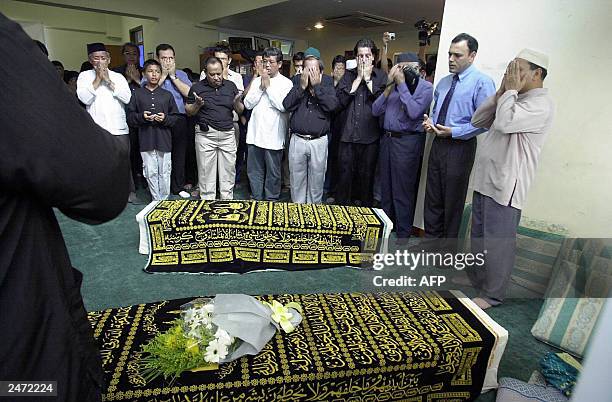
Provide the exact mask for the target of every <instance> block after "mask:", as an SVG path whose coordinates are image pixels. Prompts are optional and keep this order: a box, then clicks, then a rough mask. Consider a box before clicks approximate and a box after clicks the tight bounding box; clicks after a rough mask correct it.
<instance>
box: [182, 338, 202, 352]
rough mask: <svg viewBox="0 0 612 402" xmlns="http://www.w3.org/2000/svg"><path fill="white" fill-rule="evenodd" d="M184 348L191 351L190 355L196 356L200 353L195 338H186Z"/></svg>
mask: <svg viewBox="0 0 612 402" xmlns="http://www.w3.org/2000/svg"><path fill="white" fill-rule="evenodd" d="M185 350H186V351H187V352H189V353H191V354H192V355H194V356H197V355H198V354H199V353H200V347H199V342H198V341H197V340H195V339H191V338H190V339H188V340H187V346H186V347H185Z"/></svg>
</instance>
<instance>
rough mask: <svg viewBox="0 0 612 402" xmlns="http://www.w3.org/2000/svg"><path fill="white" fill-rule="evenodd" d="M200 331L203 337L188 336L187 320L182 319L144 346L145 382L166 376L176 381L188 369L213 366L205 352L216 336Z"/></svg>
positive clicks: (165, 377) (143, 369)
mask: <svg viewBox="0 0 612 402" xmlns="http://www.w3.org/2000/svg"><path fill="white" fill-rule="evenodd" d="M200 334H201V336H202V339H201V340H199V339H195V338H192V337H188V336H185V333H184V332H183V321H182V320H180V319H179V320H176V321H175V322H174V324H173V326H172V327H171V328H170V329H169V330H168V331H166V332H163V333H159V334H157V335H156V336H155V338H153V339H152V340H151V341H149V342H148V343H147V344H145V345H143V346H142V351H143V352H144V353H145V356H144V357H143V358H141V360H140V371H141V375H142V376H143V378H144V379H145V381H147V382H150V381H152V380H154V379H156V378H157V377H159V376H161V375H163V376H164V379H165V380H168V379H170V382H171V383H172V382H174V380H176V378H177V377H178V376H180V375H181V373H182V372H184V371H187V370H192V369H194V368H198V367H203V366H208V365H210V363H208V362H207V361H206V360H204V353H205V352H206V346H207V345H208V343H209V342H210V341H211V340H213V339H214V335H213V334H212V333H211V332H210V331H208V330H205V329H204V330H201V329H200Z"/></svg>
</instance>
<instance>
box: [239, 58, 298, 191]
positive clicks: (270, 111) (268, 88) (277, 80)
mask: <svg viewBox="0 0 612 402" xmlns="http://www.w3.org/2000/svg"><path fill="white" fill-rule="evenodd" d="M282 63H283V53H282V52H281V51H280V49H277V48H275V47H269V48H266V49H265V50H264V55H263V68H262V71H261V76H260V77H256V78H254V79H253V81H252V82H251V85H250V89H249V91H248V93H247V95H246V96H245V98H244V106H245V107H246V108H247V109H249V110H252V114H251V119H250V121H249V127H248V130H247V140H246V142H247V144H248V159H247V174H248V176H249V182H250V184H251V194H252V196H253V198H254V199H256V200H269V201H277V200H278V199H279V197H280V192H281V161H282V159H283V148H284V146H285V133H286V132H287V120H288V119H287V113H286V112H285V108H284V107H283V100H284V99H285V96H287V94H288V93H289V91H290V90H291V88H292V87H293V84H292V82H291V80H290V79H289V78H287V77H284V76H283V75H282V74H280V72H279V69H280V68H281V66H282Z"/></svg>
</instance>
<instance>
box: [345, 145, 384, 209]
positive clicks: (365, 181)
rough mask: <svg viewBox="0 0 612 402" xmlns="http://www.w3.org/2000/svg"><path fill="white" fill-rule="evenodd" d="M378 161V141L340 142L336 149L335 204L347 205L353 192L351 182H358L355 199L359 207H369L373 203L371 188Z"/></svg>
mask: <svg viewBox="0 0 612 402" xmlns="http://www.w3.org/2000/svg"><path fill="white" fill-rule="evenodd" d="M377 161H378V141H376V142H373V143H371V144H355V143H352V142H340V145H339V147H338V170H337V172H338V182H337V188H336V202H337V203H338V204H340V205H349V204H350V203H351V198H352V197H351V195H352V190H353V181H354V180H358V181H359V191H358V192H356V193H355V198H357V199H359V200H360V201H361V205H363V206H366V207H370V206H372V203H373V199H372V198H373V194H372V187H373V184H374V173H375V171H376V162H377Z"/></svg>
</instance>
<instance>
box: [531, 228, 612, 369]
mask: <svg viewBox="0 0 612 402" xmlns="http://www.w3.org/2000/svg"><path fill="white" fill-rule="evenodd" d="M610 294H612V259H610V248H609V246H608V245H606V244H605V242H604V241H602V240H601V239H567V240H565V241H564V242H563V245H562V246H561V251H560V253H559V256H558V257H557V260H556V261H555V265H554V267H553V274H552V277H551V280H550V283H549V285H548V288H547V290H546V295H545V297H546V300H545V301H544V304H543V305H542V308H541V310H540V314H539V316H538V319H537V320H536V323H535V324H534V326H533V328H532V329H531V333H532V334H533V336H535V337H536V338H537V339H539V340H541V341H543V342H546V343H548V344H551V345H553V346H556V347H558V348H560V349H563V350H565V351H567V352H569V353H572V354H574V355H576V356H579V357H582V356H583V355H584V352H585V349H586V348H587V345H588V342H589V339H590V337H591V333H592V331H593V328H594V327H595V324H596V322H597V318H598V317H599V312H600V311H601V310H602V308H603V306H604V304H605V303H606V301H607V297H609V295H610Z"/></svg>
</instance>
